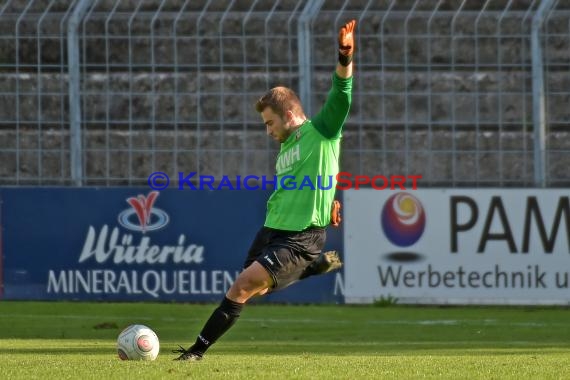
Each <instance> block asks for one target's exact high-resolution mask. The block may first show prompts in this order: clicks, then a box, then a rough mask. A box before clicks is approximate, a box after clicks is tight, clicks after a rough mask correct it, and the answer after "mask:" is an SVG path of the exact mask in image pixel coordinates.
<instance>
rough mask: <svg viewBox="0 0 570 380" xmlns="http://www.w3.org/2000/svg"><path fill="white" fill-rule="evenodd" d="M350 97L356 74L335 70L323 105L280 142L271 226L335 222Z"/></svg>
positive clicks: (270, 208) (269, 207)
mask: <svg viewBox="0 0 570 380" xmlns="http://www.w3.org/2000/svg"><path fill="white" fill-rule="evenodd" d="M351 100H352V78H348V79H344V78H341V77H339V76H338V75H336V73H335V74H334V75H333V79H332V88H331V90H330V91H329V93H328V96H327V100H326V102H325V104H324V106H323V108H322V109H321V110H320V111H319V113H317V115H315V116H314V117H313V118H312V119H310V120H307V121H305V122H304V123H303V124H302V125H301V126H300V127H299V129H297V130H296V131H295V132H293V133H292V134H291V136H289V137H288V138H287V140H285V141H284V142H283V143H282V144H281V150H280V151H279V155H278V156H277V165H276V172H277V175H276V179H277V180H276V186H275V190H274V191H273V193H272V194H271V197H270V198H269V200H268V202H267V215H266V218H265V226H266V227H270V228H275V229H279V230H286V231H302V230H304V229H306V228H309V227H325V226H327V225H328V224H329V223H330V212H331V207H332V203H333V200H334V196H335V190H336V183H337V181H336V176H337V174H338V171H339V155H340V140H341V133H342V127H343V125H344V122H345V120H346V118H347V116H348V111H349V109H350V103H351Z"/></svg>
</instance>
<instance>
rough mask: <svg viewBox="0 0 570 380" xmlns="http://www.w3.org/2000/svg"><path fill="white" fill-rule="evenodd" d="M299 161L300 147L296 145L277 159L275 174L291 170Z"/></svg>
mask: <svg viewBox="0 0 570 380" xmlns="http://www.w3.org/2000/svg"><path fill="white" fill-rule="evenodd" d="M300 160H301V145H300V144H296V145H294V146H292V147H291V149H288V150H286V151H285V152H283V153H281V154H280V155H279V157H278V158H277V165H276V169H277V174H278V175H279V174H281V173H285V172H288V171H290V170H292V168H293V165H294V164H295V163H296V162H298V161H300Z"/></svg>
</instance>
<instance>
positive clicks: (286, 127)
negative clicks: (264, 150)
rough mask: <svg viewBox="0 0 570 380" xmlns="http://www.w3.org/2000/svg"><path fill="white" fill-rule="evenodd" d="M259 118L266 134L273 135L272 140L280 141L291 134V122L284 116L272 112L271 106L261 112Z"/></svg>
mask: <svg viewBox="0 0 570 380" xmlns="http://www.w3.org/2000/svg"><path fill="white" fill-rule="evenodd" d="M261 118H262V119H263V123H264V124H265V128H266V131H267V135H268V136H271V137H273V139H274V140H276V141H279V142H280V143H282V142H284V141H285V140H287V138H288V137H289V135H290V134H291V132H290V129H291V123H290V121H288V120H287V118H286V117H285V118H282V117H280V116H279V115H277V114H276V113H275V112H273V110H272V109H271V107H267V108H265V109H264V110H263V111H262V112H261Z"/></svg>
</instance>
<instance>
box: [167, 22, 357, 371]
mask: <svg viewBox="0 0 570 380" xmlns="http://www.w3.org/2000/svg"><path fill="white" fill-rule="evenodd" d="M355 26H356V21H355V20H352V21H350V22H348V23H346V24H345V25H343V26H342V27H341V28H340V31H339V34H338V44H339V46H338V48H339V54H338V63H337V65H336V70H335V73H334V74H333V76H332V88H331V90H330V91H329V93H328V97H327V100H326V102H325V104H324V106H323V107H322V109H321V110H320V111H319V113H317V115H315V116H314V117H313V118H312V119H308V118H307V116H306V115H305V113H304V111H303V107H302V106H301V103H300V101H299V98H298V97H297V96H296V95H295V93H294V92H293V91H292V90H290V89H289V88H286V87H275V88H272V89H271V90H269V91H268V92H267V93H266V94H265V95H264V96H263V97H261V98H260V99H259V100H258V101H257V103H256V105H255V109H256V110H257V112H259V113H260V115H261V118H262V119H263V122H264V124H265V127H266V129H267V134H268V135H269V136H271V137H272V138H274V139H275V140H277V141H279V142H280V143H281V149H280V152H279V155H278V157H277V165H276V169H277V183H278V184H281V183H282V182H281V181H282V179H283V178H284V177H286V176H287V177H288V178H287V179H288V180H295V181H296V183H297V185H298V184H299V183H300V182H302V180H303V179H304V178H310V180H311V181H312V183H313V184H314V186H313V187H312V188H311V187H310V186H304V187H303V189H295V190H291V189H286V188H283V187H282V186H276V188H275V190H274V191H273V193H272V194H271V197H270V198H269V200H268V202H267V214H266V219H265V223H264V226H263V227H262V228H261V229H260V230H259V232H258V233H257V235H256V237H255V239H254V241H253V243H252V245H251V248H250V250H249V252H248V256H247V258H246V260H245V263H244V270H243V271H242V272H241V273H240V274H239V276H238V277H237V278H236V281H235V282H234V283H233V284H232V286H231V287H230V289H229V290H228V291H227V293H226V295H225V298H224V300H222V302H221V304H220V306H219V307H218V308H217V309H216V310H214V312H213V313H212V315H211V316H210V318H209V319H208V320H207V322H206V324H205V325H204V327H203V329H202V331H201V332H200V334H199V335H198V338H197V339H196V342H195V343H194V344H193V345H192V346H191V347H190V348H188V349H184V348H183V347H180V349H179V350H175V351H174V352H176V353H180V356H179V357H178V358H177V359H176V360H190V361H195V360H200V359H202V356H203V355H204V353H205V352H206V351H207V350H208V348H209V347H210V346H211V345H212V344H214V343H215V342H216V341H217V340H218V338H220V337H221V336H222V335H223V334H224V333H225V332H226V331H228V329H229V328H230V327H232V326H233V325H234V323H235V322H236V320H237V318H238V317H239V315H240V313H241V310H242V309H243V307H244V305H245V303H246V302H247V301H248V300H249V299H250V298H252V297H253V296H259V295H264V294H267V293H268V292H273V291H276V290H278V289H283V288H285V287H287V286H289V285H291V284H292V283H294V282H296V281H299V280H301V279H303V278H306V277H308V276H311V275H316V274H321V273H327V272H330V271H332V270H335V269H338V268H339V267H340V266H341V263H340V260H339V258H338V255H337V254H336V252H334V251H329V252H325V253H321V252H322V249H323V247H324V245H325V239H326V227H327V226H328V225H329V224H330V223H331V218H332V219H336V218H337V217H338V215H335V213H334V211H337V210H336V207H335V206H333V201H334V195H335V188H336V175H337V174H338V172H339V156H340V140H341V133H342V129H343V125H344V122H345V120H346V118H347V116H348V112H349V109H350V104H351V99H352V57H353V53H354V28H355ZM319 178H320V179H319ZM287 179H286V180H287ZM318 181H320V183H318ZM331 182H332V186H331ZM286 187H288V188H291V186H286ZM331 208H332V211H333V213H332V216H331ZM332 222H333V223H336V220H333V221H332Z"/></svg>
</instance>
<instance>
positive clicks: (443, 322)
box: [0, 313, 567, 327]
mask: <svg viewBox="0 0 570 380" xmlns="http://www.w3.org/2000/svg"><path fill="white" fill-rule="evenodd" d="M21 318H30V319H36V318H37V319H79V320H81V319H84V320H108V319H120V320H132V319H133V317H132V316H114V315H93V314H92V315H81V314H54V315H45V314H10V313H6V314H0V319H21ZM134 319H137V320H161V321H166V322H182V321H185V322H188V321H205V319H204V318H173V317H160V318H151V317H144V316H137V317H136V318H134ZM243 322H246V323H247V322H249V323H287V322H288V323H304V324H314V323H327V324H329V325H330V324H337V325H348V324H355V323H358V324H367V325H405V326H463V325H470V326H518V327H551V326H567V324H566V323H562V322H560V323H558V322H544V321H542V322H532V321H529V322H508V321H498V320H496V319H482V320H480V319H433V320H432V319H424V320H415V321H403V320H366V321H351V320H343V319H311V318H247V317H244V318H243V319H240V323H243Z"/></svg>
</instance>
